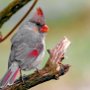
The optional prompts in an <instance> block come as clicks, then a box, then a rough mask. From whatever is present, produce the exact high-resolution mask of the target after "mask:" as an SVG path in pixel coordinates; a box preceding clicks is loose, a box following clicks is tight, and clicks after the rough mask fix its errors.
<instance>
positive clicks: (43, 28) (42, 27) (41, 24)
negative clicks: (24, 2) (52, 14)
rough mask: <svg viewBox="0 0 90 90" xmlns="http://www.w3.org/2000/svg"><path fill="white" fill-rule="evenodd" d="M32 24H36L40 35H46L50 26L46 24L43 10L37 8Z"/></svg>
mask: <svg viewBox="0 0 90 90" xmlns="http://www.w3.org/2000/svg"><path fill="white" fill-rule="evenodd" d="M31 22H33V23H35V24H36V25H37V27H38V32H39V33H40V34H46V33H47V32H48V26H47V25H46V23H45V18H44V14H43V11H42V9H41V8H40V7H39V8H37V10H36V12H35V14H34V16H33V17H32V19H31Z"/></svg>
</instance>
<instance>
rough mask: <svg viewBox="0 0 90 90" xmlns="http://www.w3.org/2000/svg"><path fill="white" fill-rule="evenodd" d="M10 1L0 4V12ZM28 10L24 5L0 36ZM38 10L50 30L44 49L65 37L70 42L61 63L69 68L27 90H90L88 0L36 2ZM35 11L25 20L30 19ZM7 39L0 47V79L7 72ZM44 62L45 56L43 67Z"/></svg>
mask: <svg viewBox="0 0 90 90" xmlns="http://www.w3.org/2000/svg"><path fill="white" fill-rule="evenodd" d="M11 1H13V0H0V11H1V10H2V9H3V8H4V7H6V6H7V5H8V4H9V3H10V2H11ZM29 6H30V4H28V5H26V6H25V7H24V8H23V9H21V10H20V11H19V12H18V13H17V14H15V15H14V16H13V17H12V18H11V19H10V20H9V21H8V22H6V23H5V24H4V25H3V27H2V28H1V30H2V33H3V35H5V34H6V33H8V32H9V31H10V30H11V29H12V28H13V26H14V25H15V24H16V23H17V22H18V20H20V18H21V17H22V16H23V15H24V14H25V12H26V11H27V9H28V7H29ZM38 6H40V7H42V9H43V11H44V13H45V17H46V22H47V24H48V26H49V32H48V35H47V38H46V44H47V49H48V48H52V47H53V46H54V45H55V44H56V43H57V42H58V41H59V40H61V39H62V38H63V37H64V36H67V37H68V38H69V40H70V41H71V43H72V44H71V46H70V47H69V49H68V50H67V53H66V56H67V57H68V58H66V59H65V60H64V61H63V63H64V64H67V63H68V64H70V65H71V68H70V70H69V72H68V73H67V74H66V75H64V76H62V77H60V79H59V80H57V81H56V80H52V81H48V82H46V83H43V84H41V85H38V86H36V87H33V88H32V89H30V90H46V89H48V90H90V0H39V2H38V4H37V5H36V7H38ZM36 7H35V8H36ZM35 8H34V10H33V11H32V13H31V14H30V15H29V16H28V17H27V19H26V20H28V19H29V18H30V17H31V16H32V15H33V13H34V11H35ZM11 37H12V36H11ZM11 37H10V38H11ZM10 38H8V39H7V40H6V41H5V42H3V43H2V44H0V78H2V76H3V75H4V73H5V72H6V70H7V63H8V58H9V54H10V46H11V43H10ZM47 58H48V54H46V56H45V61H44V62H43V63H42V66H44V64H45V62H46V60H47Z"/></svg>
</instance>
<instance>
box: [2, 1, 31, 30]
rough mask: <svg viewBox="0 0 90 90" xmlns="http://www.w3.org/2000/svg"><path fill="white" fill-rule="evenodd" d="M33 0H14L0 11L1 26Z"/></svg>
mask: <svg viewBox="0 0 90 90" xmlns="http://www.w3.org/2000/svg"><path fill="white" fill-rule="evenodd" d="M29 1H32V0H13V2H11V3H10V4H9V5H8V6H7V7H6V8H5V9H4V10H2V11H1V12H0V28H1V26H2V25H3V24H4V23H5V22H6V21H7V20H8V19H9V18H10V17H11V16H12V15H13V14H15V13H16V12H17V11H18V10H20V9H21V8H22V7H23V6H24V5H26V4H27V3H28V2H29Z"/></svg>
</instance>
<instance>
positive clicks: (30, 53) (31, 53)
mask: <svg viewBox="0 0 90 90" xmlns="http://www.w3.org/2000/svg"><path fill="white" fill-rule="evenodd" d="M38 55H39V52H38V50H36V49H35V50H33V51H32V52H31V51H30V52H29V54H28V56H29V57H31V56H33V57H37V56H38Z"/></svg>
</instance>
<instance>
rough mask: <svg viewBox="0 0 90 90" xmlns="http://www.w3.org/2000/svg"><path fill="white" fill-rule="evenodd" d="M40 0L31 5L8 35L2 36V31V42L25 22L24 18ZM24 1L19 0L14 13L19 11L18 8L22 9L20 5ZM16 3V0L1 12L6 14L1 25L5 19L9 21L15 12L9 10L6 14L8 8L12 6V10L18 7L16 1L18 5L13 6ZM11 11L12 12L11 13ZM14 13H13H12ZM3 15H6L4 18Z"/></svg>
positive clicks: (0, 22) (0, 40) (0, 35)
mask: <svg viewBox="0 0 90 90" xmlns="http://www.w3.org/2000/svg"><path fill="white" fill-rule="evenodd" d="M37 2H38V0H35V1H34V3H33V4H32V6H30V8H29V10H28V11H27V13H26V14H25V15H24V16H23V17H22V18H21V20H20V21H19V22H18V23H17V24H16V25H15V26H14V27H13V29H12V30H11V31H10V32H9V33H8V34H7V35H6V36H4V37H3V36H2V34H1V33H0V43H2V42H3V41H5V40H6V39H7V38H8V37H9V36H10V35H11V34H12V33H13V32H14V31H15V30H16V28H17V27H18V26H19V25H20V24H21V23H22V22H23V20H24V19H25V18H26V17H27V16H28V14H29V13H30V12H31V10H32V9H33V8H34V6H35V5H36V3H37ZM23 3H24V2H23V1H22V2H18V3H17V5H18V8H15V9H16V10H14V13H15V12H16V11H18V9H20V8H21V7H19V6H21V5H22V4H23ZM13 4H14V1H13V2H12V3H11V4H10V5H9V6H8V7H7V8H6V9H5V10H3V11H2V12H1V13H0V14H1V15H3V14H2V13H3V12H4V14H5V15H4V16H2V17H1V20H0V25H2V24H3V23H4V22H5V21H7V20H8V19H9V18H10V17H11V16H12V15H13V14H14V13H13V12H12V11H11V12H9V11H8V12H7V14H6V10H7V9H8V8H9V7H11V9H10V10H12V9H13V8H14V7H16V6H17V5H16V3H15V5H16V6H12V5H13ZM9 13H10V14H9ZM11 13H12V14H11ZM7 15H9V16H7ZM3 17H5V18H3Z"/></svg>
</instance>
